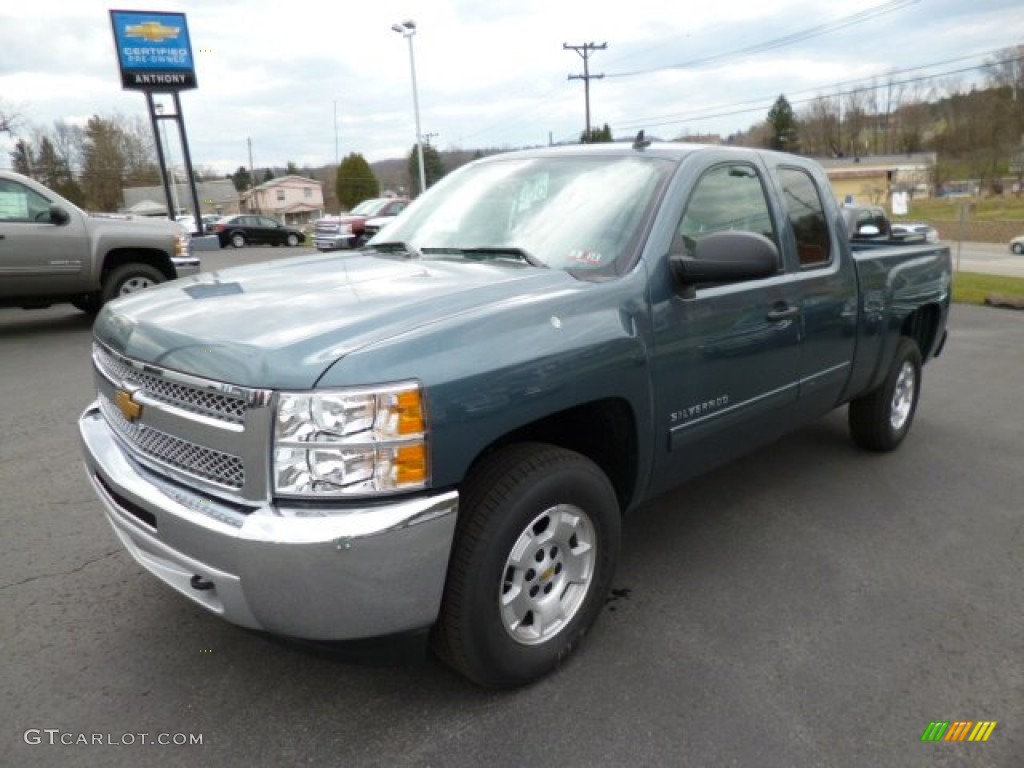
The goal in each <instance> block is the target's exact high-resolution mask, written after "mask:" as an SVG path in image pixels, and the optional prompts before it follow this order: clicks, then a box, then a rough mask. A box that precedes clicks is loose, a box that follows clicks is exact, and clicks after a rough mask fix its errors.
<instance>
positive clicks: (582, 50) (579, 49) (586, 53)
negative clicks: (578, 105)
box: [562, 43, 608, 141]
mask: <svg viewBox="0 0 1024 768" xmlns="http://www.w3.org/2000/svg"><path fill="white" fill-rule="evenodd" d="M607 47H608V43H601V44H600V45H597V44H596V43H583V44H582V45H569V44H568V43H562V50H565V51H576V53H578V54H579V55H580V58H582V59H583V74H582V75H569V79H570V80H582V81H583V100H584V103H585V105H586V110H587V132H586V133H585V134H583V135H584V137H585V139H586V141H590V81H591V79H594V80H600V79H601V78H602V77H604V73H602V74H600V75H592V74H590V52H591V51H603V50H604V49H605V48H607Z"/></svg>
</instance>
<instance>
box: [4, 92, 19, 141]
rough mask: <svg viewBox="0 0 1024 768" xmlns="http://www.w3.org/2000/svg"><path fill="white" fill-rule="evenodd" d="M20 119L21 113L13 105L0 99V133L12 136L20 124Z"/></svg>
mask: <svg viewBox="0 0 1024 768" xmlns="http://www.w3.org/2000/svg"><path fill="white" fill-rule="evenodd" d="M21 119H22V118H21V115H20V114H19V113H18V111H17V110H16V109H15V108H14V107H13V106H11V105H10V104H7V103H6V102H4V101H2V100H0V133H7V134H10V135H12V136H13V135H14V132H15V131H16V130H17V128H18V126H19V125H20V124H21Z"/></svg>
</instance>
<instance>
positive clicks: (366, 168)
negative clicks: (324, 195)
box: [334, 152, 380, 210]
mask: <svg viewBox="0 0 1024 768" xmlns="http://www.w3.org/2000/svg"><path fill="white" fill-rule="evenodd" d="M334 191H335V194H336V195H337V196H338V202H339V203H340V204H341V207H342V209H344V210H351V209H352V208H354V207H355V206H357V205H359V203H361V202H363V200H368V199H370V198H371V197H377V195H379V194H380V183H379V182H378V181H377V177H376V176H375V175H374V174H373V171H372V170H371V169H370V164H369V163H367V162H366V158H364V157H363V156H362V155H361V154H359V153H358V152H350V153H349V154H348V155H346V156H345V159H344V160H342V161H341V165H339V166H338V171H337V175H336V177H335V180H334Z"/></svg>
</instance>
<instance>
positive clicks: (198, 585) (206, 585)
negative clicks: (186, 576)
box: [189, 573, 214, 592]
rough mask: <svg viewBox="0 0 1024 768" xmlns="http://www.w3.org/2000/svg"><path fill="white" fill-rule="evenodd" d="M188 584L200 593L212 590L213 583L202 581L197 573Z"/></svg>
mask: <svg viewBox="0 0 1024 768" xmlns="http://www.w3.org/2000/svg"><path fill="white" fill-rule="evenodd" d="M189 584H191V585H192V589H198V590H199V591H200V592H205V591H206V590H208V589H213V586H214V585H213V582H212V581H209V580H207V579H204V578H203V577H202V576H200V575H199V574H198V573H197V574H196V575H195V576H193V577H192V578H191V580H190V581H189Z"/></svg>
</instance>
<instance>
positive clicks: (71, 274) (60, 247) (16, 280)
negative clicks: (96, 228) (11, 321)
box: [0, 179, 89, 297]
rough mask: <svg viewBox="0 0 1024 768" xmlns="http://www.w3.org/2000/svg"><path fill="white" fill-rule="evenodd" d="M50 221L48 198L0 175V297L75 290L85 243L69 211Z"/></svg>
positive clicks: (79, 224)
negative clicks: (65, 219)
mask: <svg viewBox="0 0 1024 768" xmlns="http://www.w3.org/2000/svg"><path fill="white" fill-rule="evenodd" d="M68 213H69V214H70V215H71V218H70V220H69V221H68V222H67V223H65V224H60V225H58V224H54V223H53V222H51V221H50V200H48V199H47V198H46V197H44V196H43V195H41V194H40V193H38V192H36V191H35V190H34V189H30V188H29V187H27V186H26V185H24V184H22V183H21V182H20V181H15V180H14V179H0V283H2V284H0V295H2V296H5V297H21V296H38V297H41V296H58V295H61V294H65V293H69V292H73V291H76V290H81V288H82V279H83V274H84V271H85V267H86V259H87V258H88V255H89V252H88V248H89V244H88V237H87V236H86V233H85V223H84V222H83V221H82V219H81V216H80V215H78V214H77V213H76V212H75V211H69V212H68Z"/></svg>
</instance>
